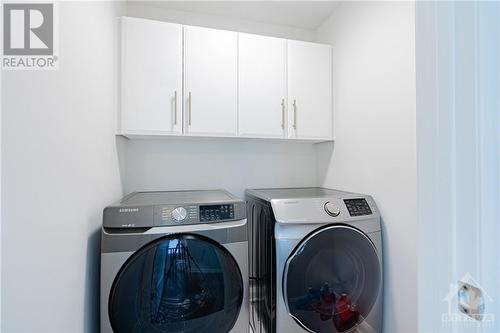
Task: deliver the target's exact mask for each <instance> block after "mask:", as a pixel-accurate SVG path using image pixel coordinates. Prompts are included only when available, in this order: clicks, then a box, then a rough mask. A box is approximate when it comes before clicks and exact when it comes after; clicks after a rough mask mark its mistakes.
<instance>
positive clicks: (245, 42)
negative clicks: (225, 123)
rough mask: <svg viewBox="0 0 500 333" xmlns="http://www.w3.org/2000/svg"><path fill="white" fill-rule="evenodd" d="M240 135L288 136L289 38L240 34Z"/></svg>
mask: <svg viewBox="0 0 500 333" xmlns="http://www.w3.org/2000/svg"><path fill="white" fill-rule="evenodd" d="M238 45H239V72H238V78H239V134H240V136H251V137H280V138H282V137H285V131H286V127H287V126H286V114H285V112H286V98H287V96H286V94H287V92H286V40H283V39H279V38H272V37H264V36H258V35H250V34H242V33H240V34H239V41H238Z"/></svg>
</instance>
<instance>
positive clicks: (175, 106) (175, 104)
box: [174, 90, 177, 125]
mask: <svg viewBox="0 0 500 333" xmlns="http://www.w3.org/2000/svg"><path fill="white" fill-rule="evenodd" d="M174 125H177V90H175V91H174Z"/></svg>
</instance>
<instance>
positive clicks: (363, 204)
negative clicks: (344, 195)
mask: <svg viewBox="0 0 500 333" xmlns="http://www.w3.org/2000/svg"><path fill="white" fill-rule="evenodd" d="M344 203H345V205H346V207H347V210H348V211H349V215H351V216H363V215H371V214H373V213H372V210H371V209H370V206H369V205H368V202H367V201H366V199H364V198H362V199H344Z"/></svg>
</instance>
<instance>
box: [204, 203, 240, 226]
mask: <svg viewBox="0 0 500 333" xmlns="http://www.w3.org/2000/svg"><path fill="white" fill-rule="evenodd" d="M231 219H234V205H210V206H200V221H202V222H205V221H220V220H231Z"/></svg>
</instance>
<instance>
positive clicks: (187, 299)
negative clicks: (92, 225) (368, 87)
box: [101, 190, 248, 333]
mask: <svg viewBox="0 0 500 333" xmlns="http://www.w3.org/2000/svg"><path fill="white" fill-rule="evenodd" d="M246 223H247V221H246V205H245V202H243V201H242V200H240V199H237V198H235V197H234V196H232V195H231V194H229V193H228V192H226V191H222V190H215V191H176V192H138V193H132V194H130V195H128V196H126V197H125V198H123V199H122V200H120V202H118V203H116V204H113V205H111V206H109V207H106V208H105V210H104V218H103V228H102V242H101V244H102V249H101V332H102V333H107V332H115V333H128V332H157V333H162V332H165V333H166V332H168V333H176V332H178V333H180V332H182V333H200V332H221V333H226V332H236V333H242V332H248V291H247V289H248V282H247V281H248V268H247V260H248V241H247V225H246Z"/></svg>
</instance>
